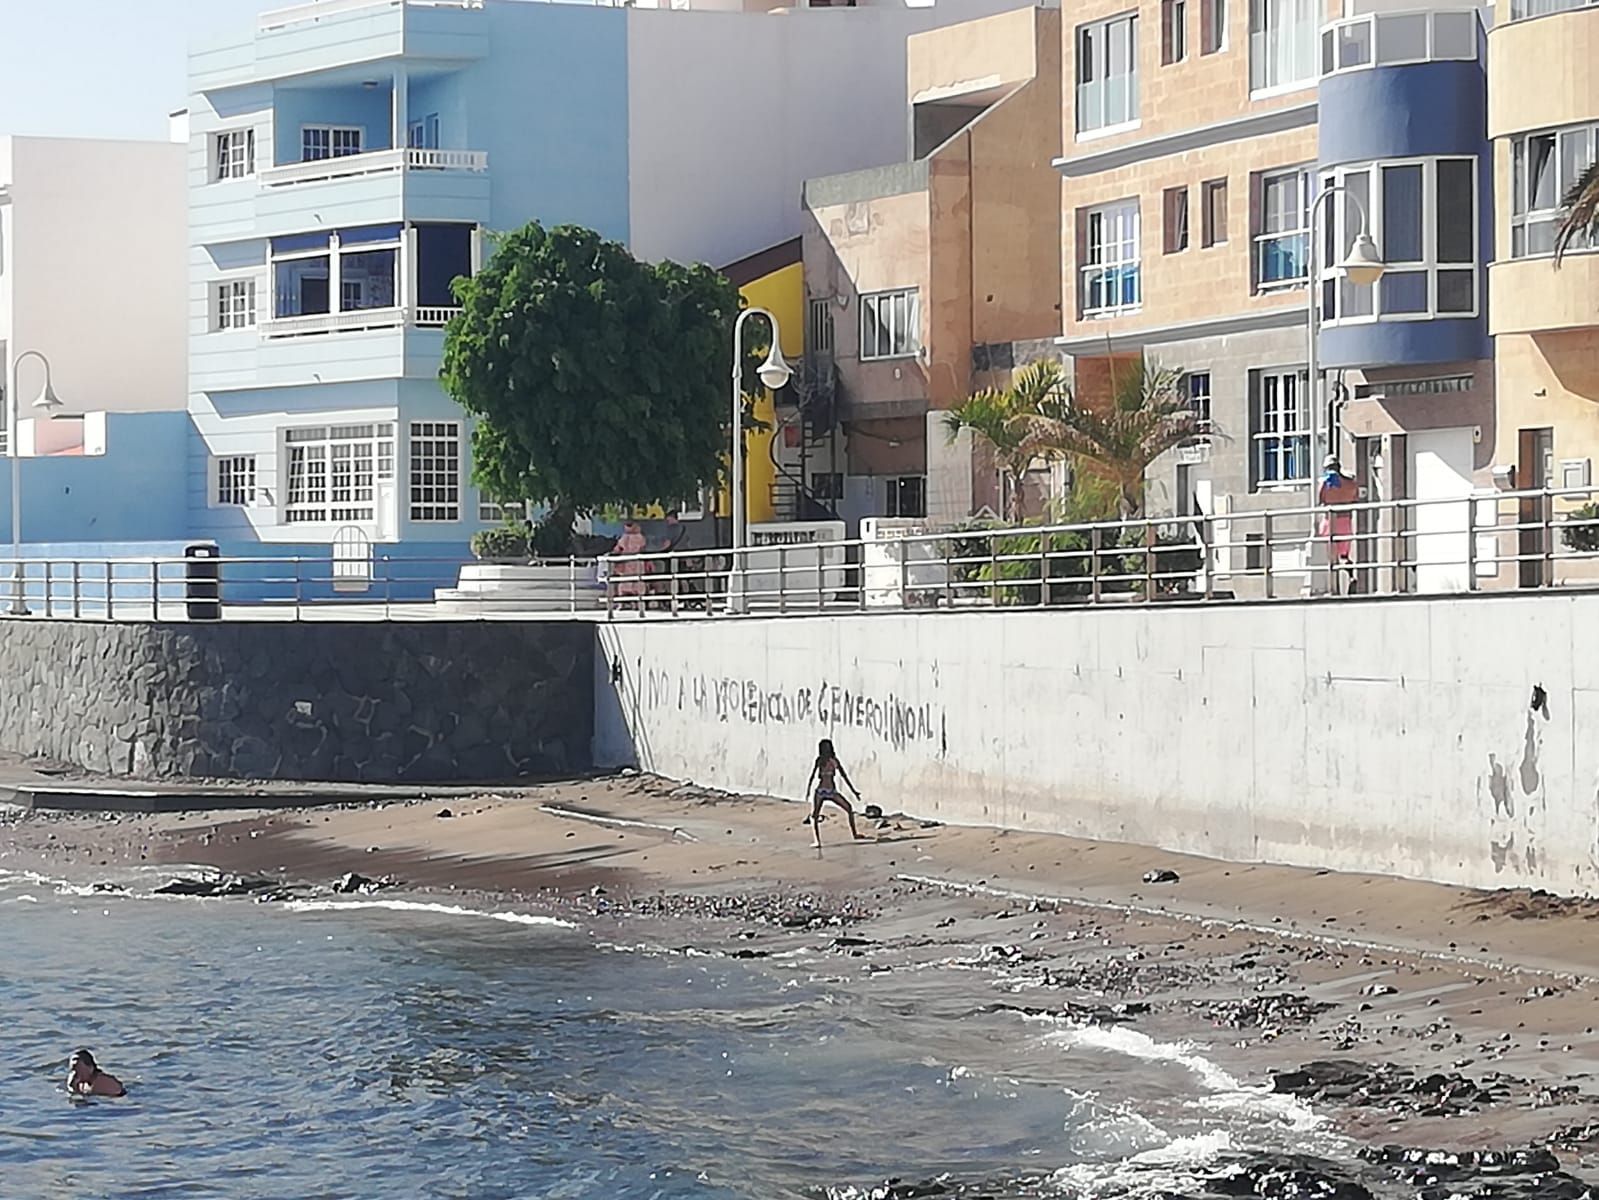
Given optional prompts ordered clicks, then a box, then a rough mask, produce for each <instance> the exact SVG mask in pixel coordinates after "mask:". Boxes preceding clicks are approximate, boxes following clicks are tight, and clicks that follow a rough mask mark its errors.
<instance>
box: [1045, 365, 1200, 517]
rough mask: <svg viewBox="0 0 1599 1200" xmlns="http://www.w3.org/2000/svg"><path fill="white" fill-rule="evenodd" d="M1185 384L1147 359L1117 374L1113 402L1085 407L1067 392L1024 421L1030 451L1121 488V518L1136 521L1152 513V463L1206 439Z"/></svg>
mask: <svg viewBox="0 0 1599 1200" xmlns="http://www.w3.org/2000/svg"><path fill="white" fill-rule="evenodd" d="M1181 379H1182V372H1180V371H1177V370H1174V369H1171V368H1168V367H1156V366H1151V365H1149V364H1147V363H1145V362H1143V361H1139V362H1136V363H1133V364H1131V365H1129V366H1127V367H1124V368H1122V369H1121V370H1119V371H1117V372H1116V373H1115V374H1114V376H1113V379H1112V384H1111V394H1110V399H1109V401H1108V402H1106V403H1105V404H1102V405H1090V404H1079V403H1077V402H1076V399H1075V398H1074V397H1073V395H1072V393H1071V391H1070V389H1066V388H1062V389H1060V390H1059V391H1058V392H1057V393H1056V394H1055V395H1053V396H1052V397H1051V398H1050V399H1049V401H1048V402H1047V403H1046V404H1045V405H1044V406H1043V407H1042V410H1041V411H1039V412H1037V413H1032V414H1029V415H1027V416H1025V417H1023V418H1021V422H1022V424H1023V426H1024V427H1025V429H1026V437H1025V438H1024V439H1023V440H1022V449H1023V451H1024V452H1026V453H1028V454H1032V455H1035V456H1041V457H1046V458H1059V457H1067V458H1071V459H1073V460H1075V461H1076V462H1078V463H1083V464H1087V465H1088V466H1090V467H1091V468H1092V469H1093V470H1095V471H1098V472H1099V473H1100V474H1102V475H1104V476H1105V477H1106V478H1108V479H1109V480H1110V481H1111V482H1113V483H1114V484H1115V485H1116V488H1117V490H1118V491H1119V493H1120V496H1121V515H1122V516H1123V517H1135V516H1137V515H1138V514H1139V513H1140V512H1142V511H1143V508H1144V473H1145V472H1146V471H1147V470H1148V469H1149V464H1150V463H1152V462H1154V461H1155V460H1156V459H1157V458H1159V457H1160V456H1161V455H1162V454H1165V453H1166V452H1167V451H1168V450H1173V449H1175V448H1176V447H1178V446H1181V445H1182V444H1183V443H1184V442H1187V441H1190V440H1192V439H1193V438H1194V437H1196V436H1197V435H1198V433H1199V428H1198V424H1197V422H1196V420H1195V417H1194V412H1193V409H1192V408H1191V407H1190V406H1189V404H1188V400H1187V398H1186V397H1185V396H1184V395H1183V394H1182V388H1181V387H1180V386H1179V384H1180V382H1181Z"/></svg>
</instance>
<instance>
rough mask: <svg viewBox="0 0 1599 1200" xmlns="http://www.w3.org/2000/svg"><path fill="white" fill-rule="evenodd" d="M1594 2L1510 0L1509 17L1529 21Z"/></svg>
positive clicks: (1584, 0) (1592, 0) (1589, 0)
mask: <svg viewBox="0 0 1599 1200" xmlns="http://www.w3.org/2000/svg"><path fill="white" fill-rule="evenodd" d="M1595 3H1599V0H1510V19H1511V20H1512V21H1529V20H1532V19H1533V18H1535V17H1548V16H1553V15H1554V14H1555V13H1563V12H1575V11H1576V10H1577V9H1580V8H1587V7H1588V6H1589V5H1592V4H1595Z"/></svg>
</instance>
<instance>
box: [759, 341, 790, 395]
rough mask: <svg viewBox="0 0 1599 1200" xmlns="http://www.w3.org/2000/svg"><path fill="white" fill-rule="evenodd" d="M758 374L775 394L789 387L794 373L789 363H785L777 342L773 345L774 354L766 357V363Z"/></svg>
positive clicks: (761, 366)
mask: <svg viewBox="0 0 1599 1200" xmlns="http://www.w3.org/2000/svg"><path fill="white" fill-rule="evenodd" d="M756 374H757V375H759V376H760V377H761V382H762V383H764V384H765V385H766V386H767V387H769V388H771V389H772V391H774V392H775V391H778V390H779V389H781V388H783V387H786V386H787V385H788V381H789V378H790V377H791V376H792V375H793V374H794V372H793V371H792V370H791V369H790V368H789V365H788V363H786V362H784V361H783V352H782V351H781V350H779V349H778V348H777V343H776V342H775V341H774V342H773V343H772V352H771V353H770V354H768V355H767V356H766V361H765V362H763V363H762V364H761V365H760V369H759V370H758V371H756Z"/></svg>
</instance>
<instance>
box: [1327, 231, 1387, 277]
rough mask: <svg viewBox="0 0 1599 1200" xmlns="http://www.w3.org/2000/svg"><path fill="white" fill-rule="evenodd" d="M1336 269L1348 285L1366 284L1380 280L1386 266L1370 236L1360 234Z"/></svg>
mask: <svg viewBox="0 0 1599 1200" xmlns="http://www.w3.org/2000/svg"><path fill="white" fill-rule="evenodd" d="M1338 268H1339V270H1341V271H1342V272H1343V273H1344V278H1346V279H1348V280H1349V282H1350V283H1360V284H1368V283H1376V282H1377V280H1379V279H1381V278H1382V273H1383V272H1384V271H1386V270H1387V269H1388V264H1387V263H1385V262H1383V260H1382V255H1381V254H1379V253H1378V252H1377V243H1376V242H1374V241H1372V240H1371V234H1369V233H1362V234H1360V235H1359V236H1358V237H1356V238H1355V244H1354V245H1353V246H1351V247H1350V248H1349V256H1348V257H1347V258H1345V259H1344V261H1343V262H1341V263H1339V264H1338Z"/></svg>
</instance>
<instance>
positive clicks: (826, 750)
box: [805, 738, 870, 850]
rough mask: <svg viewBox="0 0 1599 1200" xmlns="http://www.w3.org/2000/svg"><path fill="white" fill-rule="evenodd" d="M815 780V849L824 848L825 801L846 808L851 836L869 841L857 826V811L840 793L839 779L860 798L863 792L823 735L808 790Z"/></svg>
mask: <svg viewBox="0 0 1599 1200" xmlns="http://www.w3.org/2000/svg"><path fill="white" fill-rule="evenodd" d="M813 779H814V780H815V781H816V790H815V791H814V792H811V832H812V833H813V834H815V835H816V848H817V849H818V850H820V849H821V848H822V801H824V800H831V801H832V802H833V803H834V804H836V805H838V806H839V807H840V808H842V809H843V810H844V815H845V816H847V817H849V831H850V835H851V836H852V837H854V838H855V840H856V841H858V842H864V841H868V840H870V839H868V838H867V837H866V835H865V834H863V833H862V832H861V831H860V830H859V829H856V828H855V810H854V809H853V808H851V807H850V806H849V801H848V800H846V799H844V797H843V796H841V795H840V794H839V791H838V784H837V782H836V780H837V779H843V781H844V782H845V783H847V784H849V790H850V791H852V792H854V793H855V799H856V800H857V801H859V800H860V798H861V792H860V789H859V788H858V787H856V786H855V784H854V782H853V781H852V780H851V779H850V777H849V774H848V772H846V771H845V770H844V764H843V763H841V762H839V761H838V755H836V754H834V753H833V743H832V741H831V740H830V739H828V738H823V739H822V740H821V741H820V742H818V743H817V744H816V761H815V762H814V763H812V764H811V773H810V776H809V778H807V779H806V780H805V790H806V791H808V792H809V791H810V789H811V780H813Z"/></svg>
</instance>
